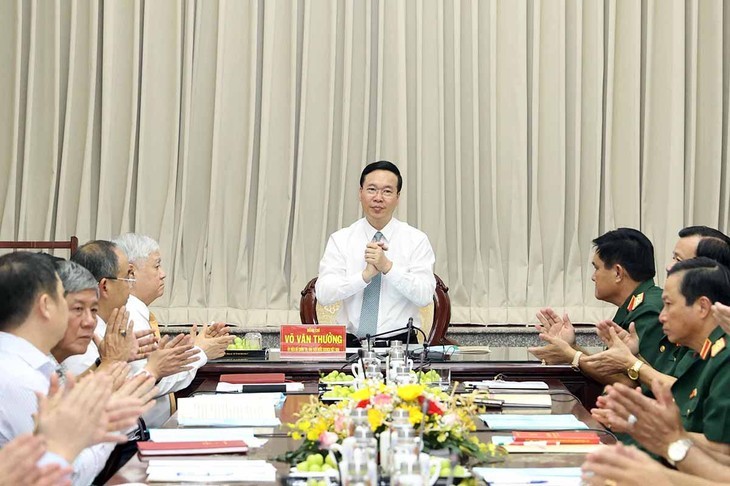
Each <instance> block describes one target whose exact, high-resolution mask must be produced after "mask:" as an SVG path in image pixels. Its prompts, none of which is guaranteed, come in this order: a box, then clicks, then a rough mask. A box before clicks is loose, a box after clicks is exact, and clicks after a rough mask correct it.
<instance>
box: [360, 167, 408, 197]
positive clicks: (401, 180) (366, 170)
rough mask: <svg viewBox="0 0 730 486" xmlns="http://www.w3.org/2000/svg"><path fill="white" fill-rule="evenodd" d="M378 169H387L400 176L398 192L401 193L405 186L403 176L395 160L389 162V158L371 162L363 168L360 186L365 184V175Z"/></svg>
mask: <svg viewBox="0 0 730 486" xmlns="http://www.w3.org/2000/svg"><path fill="white" fill-rule="evenodd" d="M376 170H387V171H389V172H392V173H393V174H395V176H396V177H397V178H398V194H400V190H401V188H402V187H403V178H402V177H401V175H400V171H399V170H398V167H396V166H395V164H394V163H393V162H388V161H387V160H379V161H377V162H371V163H369V164H368V165H366V166H365V168H364V169H363V170H362V174H360V187H362V185H363V184H365V176H366V175H368V174H369V173H371V172H373V171H376Z"/></svg>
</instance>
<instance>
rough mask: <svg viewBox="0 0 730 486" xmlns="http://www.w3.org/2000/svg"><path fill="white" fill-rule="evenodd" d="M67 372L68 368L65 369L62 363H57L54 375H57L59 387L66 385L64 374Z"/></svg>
mask: <svg viewBox="0 0 730 486" xmlns="http://www.w3.org/2000/svg"><path fill="white" fill-rule="evenodd" d="M67 371H68V368H66V365H65V364H63V363H59V364H58V366H57V367H56V374H57V375H58V384H59V385H61V386H65V385H66V372H67Z"/></svg>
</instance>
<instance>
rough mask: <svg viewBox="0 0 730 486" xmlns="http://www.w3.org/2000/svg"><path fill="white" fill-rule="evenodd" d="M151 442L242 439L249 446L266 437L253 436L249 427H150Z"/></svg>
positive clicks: (255, 446) (262, 443)
mask: <svg viewBox="0 0 730 486" xmlns="http://www.w3.org/2000/svg"><path fill="white" fill-rule="evenodd" d="M149 432H150V440H151V441H152V442H207V441H218V440H242V441H244V442H245V443H246V444H247V445H248V447H249V448H257V447H261V446H262V445H264V444H266V442H267V440H266V439H259V438H258V437H254V431H253V429H251V428H243V427H230V428H220V427H217V428H204V429H190V428H186V429H150V430H149Z"/></svg>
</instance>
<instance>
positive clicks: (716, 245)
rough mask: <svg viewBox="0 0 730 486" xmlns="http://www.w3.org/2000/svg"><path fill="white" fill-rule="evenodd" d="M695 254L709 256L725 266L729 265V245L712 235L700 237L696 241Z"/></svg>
mask: <svg viewBox="0 0 730 486" xmlns="http://www.w3.org/2000/svg"><path fill="white" fill-rule="evenodd" d="M696 256H698V257H707V258H711V259H713V260H715V261H716V262H718V263H720V264H722V265H725V266H726V267H730V245H728V244H727V243H725V242H724V241H722V240H721V239H719V238H715V237H714V236H710V237H707V238H702V239H701V240H700V242H699V243H697V252H696Z"/></svg>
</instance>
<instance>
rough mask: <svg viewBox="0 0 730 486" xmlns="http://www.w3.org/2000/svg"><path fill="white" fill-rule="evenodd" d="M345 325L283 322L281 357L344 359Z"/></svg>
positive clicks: (280, 337) (280, 340)
mask: <svg viewBox="0 0 730 486" xmlns="http://www.w3.org/2000/svg"><path fill="white" fill-rule="evenodd" d="M346 332H347V331H346V326H342V325H331V324H283V325H282V326H281V334H280V336H279V343H280V349H281V353H280V356H281V358H283V359H296V360H315V361H320V360H321V361H327V360H332V361H342V360H345V359H346V358H345V350H346V338H345V335H346Z"/></svg>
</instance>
